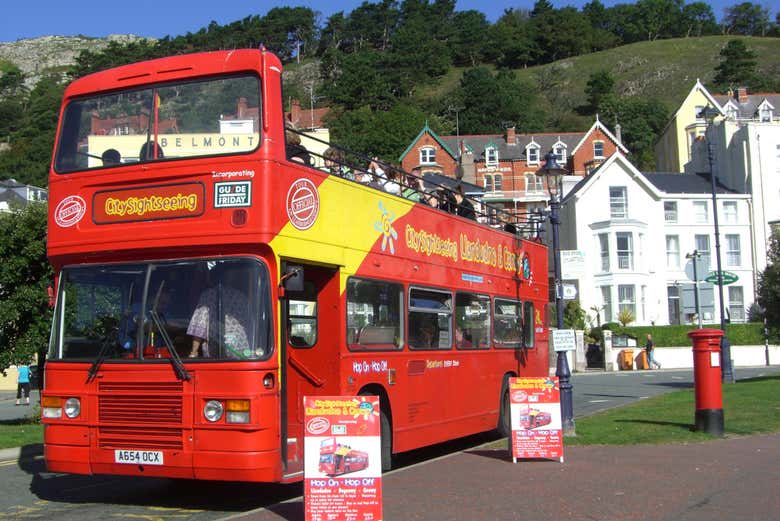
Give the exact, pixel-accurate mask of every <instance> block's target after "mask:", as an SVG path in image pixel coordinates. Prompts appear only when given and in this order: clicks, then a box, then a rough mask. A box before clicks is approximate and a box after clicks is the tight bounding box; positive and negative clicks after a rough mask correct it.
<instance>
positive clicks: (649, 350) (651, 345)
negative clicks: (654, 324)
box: [645, 333, 661, 369]
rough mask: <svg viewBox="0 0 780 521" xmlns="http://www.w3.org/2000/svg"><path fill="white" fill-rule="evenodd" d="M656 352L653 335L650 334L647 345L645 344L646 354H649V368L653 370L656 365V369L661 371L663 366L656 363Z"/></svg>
mask: <svg viewBox="0 0 780 521" xmlns="http://www.w3.org/2000/svg"><path fill="white" fill-rule="evenodd" d="M654 350H655V343H653V335H651V334H650V333H648V334H647V343H645V352H646V353H647V368H648V369H652V368H653V366H654V365H655V366H656V368H658V369H660V368H661V364H659V363H658V362H656V361H655V358H654V356H653V351H654Z"/></svg>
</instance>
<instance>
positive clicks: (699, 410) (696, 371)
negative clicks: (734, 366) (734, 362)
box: [688, 329, 723, 436]
mask: <svg viewBox="0 0 780 521" xmlns="http://www.w3.org/2000/svg"><path fill="white" fill-rule="evenodd" d="M688 336H689V337H690V338H691V339H692V340H693V378H694V391H695V394H696V430H697V431H704V432H706V433H708V434H713V435H715V436H723V392H722V389H721V382H720V338H721V337H722V336H723V331H721V330H720V329H696V330H694V331H691V332H690V333H688Z"/></svg>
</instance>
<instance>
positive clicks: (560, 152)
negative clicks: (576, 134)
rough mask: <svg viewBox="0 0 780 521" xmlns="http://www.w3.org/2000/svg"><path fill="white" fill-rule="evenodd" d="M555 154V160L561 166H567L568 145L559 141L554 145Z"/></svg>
mask: <svg viewBox="0 0 780 521" xmlns="http://www.w3.org/2000/svg"><path fill="white" fill-rule="evenodd" d="M553 154H555V160H556V161H557V162H558V164H559V165H565V164H566V143H564V142H563V141H558V142H557V143H555V144H554V145H553Z"/></svg>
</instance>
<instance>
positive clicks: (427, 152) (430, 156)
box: [420, 147, 436, 165]
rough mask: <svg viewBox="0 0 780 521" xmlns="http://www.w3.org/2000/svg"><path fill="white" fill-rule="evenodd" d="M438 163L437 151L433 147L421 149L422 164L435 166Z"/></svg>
mask: <svg viewBox="0 0 780 521" xmlns="http://www.w3.org/2000/svg"><path fill="white" fill-rule="evenodd" d="M435 163H436V149H435V148H433V147H422V148H421V149H420V164H421V165H433V164H435Z"/></svg>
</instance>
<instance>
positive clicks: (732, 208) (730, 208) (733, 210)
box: [723, 201, 737, 224]
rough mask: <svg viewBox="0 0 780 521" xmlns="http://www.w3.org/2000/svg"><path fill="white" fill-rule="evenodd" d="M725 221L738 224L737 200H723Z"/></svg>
mask: <svg viewBox="0 0 780 521" xmlns="http://www.w3.org/2000/svg"><path fill="white" fill-rule="evenodd" d="M723 222H724V223H726V224H737V202H736V201H723Z"/></svg>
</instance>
